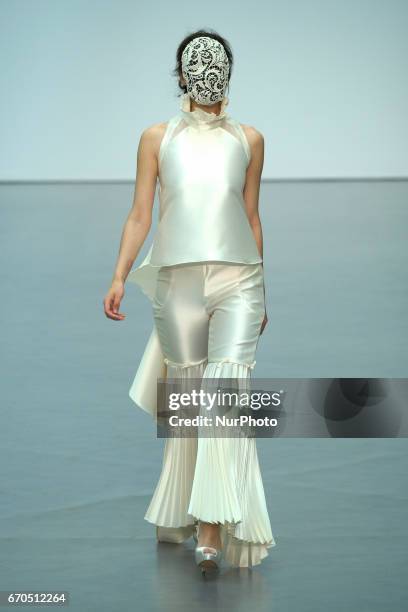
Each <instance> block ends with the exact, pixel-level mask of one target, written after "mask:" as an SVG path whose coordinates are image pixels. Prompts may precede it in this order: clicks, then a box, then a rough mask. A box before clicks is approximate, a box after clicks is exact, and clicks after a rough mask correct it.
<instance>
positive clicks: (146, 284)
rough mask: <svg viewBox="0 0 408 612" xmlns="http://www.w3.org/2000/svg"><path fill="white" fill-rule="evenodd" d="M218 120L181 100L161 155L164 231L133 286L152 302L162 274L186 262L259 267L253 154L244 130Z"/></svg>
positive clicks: (130, 278)
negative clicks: (250, 205) (250, 213)
mask: <svg viewBox="0 0 408 612" xmlns="http://www.w3.org/2000/svg"><path fill="white" fill-rule="evenodd" d="M227 104H228V98H227V97H225V98H224V99H223V100H222V102H221V112H220V114H219V115H216V114H215V113H208V112H206V111H204V110H202V109H195V110H194V111H191V110H190V97H189V95H188V94H184V95H183V96H182V97H181V102H180V112H179V113H178V114H177V115H175V116H174V117H172V118H171V119H170V120H169V121H168V123H167V127H166V130H165V133H164V136H163V139H162V142H161V145H160V151H159V158H158V164H159V172H158V181H159V202H160V211H159V224H158V228H157V232H156V235H155V237H154V240H153V243H152V245H151V247H150V249H149V252H148V254H147V256H146V257H145V259H144V261H143V262H142V264H141V265H140V266H139V267H138V268H136V269H134V270H132V271H131V272H130V273H129V275H128V281H129V282H134V283H137V284H138V285H139V286H140V287H141V288H142V290H143V291H144V292H145V293H146V294H147V295H148V297H149V298H150V299H152V297H153V296H154V290H155V283H156V276H157V272H158V270H159V268H160V267H161V266H166V265H174V264H181V263H189V262H198V261H202V262H208V261H212V262H216V261H217V262H222V261H225V262H237V263H250V264H252V263H259V262H262V258H261V256H260V254H259V251H258V248H257V244H256V241H255V237H254V234H253V232H252V229H251V226H250V224H249V221H248V217H247V214H246V210H245V203H244V198H243V189H244V186H245V178H246V169H247V167H248V164H249V162H250V155H251V153H250V147H249V144H248V141H247V138H246V136H245V133H244V131H243V129H242V127H241V126H240V124H239V123H238V122H237V121H236V120H235V119H232V118H231V117H230V116H229V115H228V114H227V113H226V111H225V107H226V106H227Z"/></svg>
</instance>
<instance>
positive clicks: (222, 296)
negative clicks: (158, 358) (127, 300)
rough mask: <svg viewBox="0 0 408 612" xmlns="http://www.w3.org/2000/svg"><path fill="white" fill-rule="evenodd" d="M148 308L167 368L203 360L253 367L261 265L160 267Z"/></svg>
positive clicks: (260, 314) (261, 311) (260, 315)
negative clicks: (151, 309) (150, 308)
mask: <svg viewBox="0 0 408 612" xmlns="http://www.w3.org/2000/svg"><path fill="white" fill-rule="evenodd" d="M152 307H153V315H154V320H155V325H156V329H157V332H158V336H159V339H160V344H161V348H162V351H163V354H164V356H165V362H166V363H167V366H168V367H169V366H170V367H171V366H173V367H174V368H176V369H177V368H179V367H188V366H193V365H197V364H200V363H203V362H205V361H208V362H209V363H211V362H216V363H225V362H230V363H235V364H242V365H243V366H246V367H248V368H253V367H254V365H255V353H256V348H257V343H258V340H259V335H260V329H261V325H262V322H263V319H264V316H265V297H264V276H263V266H262V264H261V263H256V264H236V263H229V262H221V263H220V262H217V263H202V262H198V263H191V264H190V263H189V264H178V265H174V266H163V267H162V268H160V270H159V272H158V277H157V284H156V291H155V295H154V298H153V300H152Z"/></svg>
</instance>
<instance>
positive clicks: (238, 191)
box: [104, 30, 275, 573]
mask: <svg viewBox="0 0 408 612" xmlns="http://www.w3.org/2000/svg"><path fill="white" fill-rule="evenodd" d="M176 57H177V66H176V70H175V73H176V75H177V76H178V79H179V80H178V82H179V86H180V87H181V89H182V90H183V93H182V95H181V100H180V110H179V112H178V113H177V114H176V115H175V116H173V117H172V118H171V119H170V120H169V121H168V122H166V123H164V124H156V125H153V126H151V127H149V128H147V129H146V130H144V132H143V133H142V136H141V139H140V143H139V148H138V156H137V176H136V185H135V195H134V202H133V207H132V210H131V211H130V214H129V216H128V219H127V221H126V223H125V227H124V230H123V234H122V239H121V244H120V252H119V256H118V261H117V264H116V268H115V273H114V277H113V281H112V286H111V288H110V290H109V292H108V294H107V296H106V298H105V300H104V308H105V313H106V316H107V317H109V318H110V319H113V320H117V321H121V320H123V319H124V318H125V315H124V314H123V313H121V312H119V308H120V303H121V300H122V298H123V296H124V284H125V281H126V279H128V280H129V281H131V282H135V283H137V284H138V285H139V286H140V287H141V289H142V290H143V291H144V292H145V294H146V295H147V296H148V297H149V298H150V300H151V303H152V309H153V317H154V326H153V330H152V333H151V335H150V338H149V342H148V344H147V346H146V349H145V352H144V354H143V358H142V360H141V362H140V365H139V367H138V370H137V372H136V376H135V379H134V381H133V384H132V386H131V389H130V391H129V394H130V397H131V398H132V399H133V400H134V401H135V402H136V404H138V406H140V407H141V408H142V409H144V410H146V411H147V412H149V413H150V414H151V415H152V417H153V418H156V417H157V401H158V400H157V385H156V383H157V379H158V378H172V379H181V380H186V379H191V378H193V379H199V380H201V381H202V382H203V384H205V382H207V383H210V382H211V381H214V380H217V381H218V380H219V379H221V380H222V379H226V378H227V379H239V380H244V381H245V380H246V381H247V380H249V379H250V377H251V372H252V370H253V368H254V366H255V353H256V348H257V343H258V340H259V337H260V334H261V333H262V332H263V330H264V327H265V325H266V324H267V315H266V311H265V288H264V276H263V242H262V228H261V221H260V217H259V211H258V199H259V188H260V180H261V174H262V168H263V155H264V142H263V136H262V134H261V133H260V132H259V131H258V130H256V129H255V128H253V127H248V126H243V125H241V124H240V123H238V121H236V120H235V119H233V118H232V117H231V116H230V115H229V114H227V112H226V106H227V104H228V102H229V98H228V97H227V95H226V92H227V89H228V92H229V83H230V79H231V70H232V64H233V56H232V52H231V47H230V45H229V43H228V42H227V41H226V40H225V39H224V38H223V37H221V36H220V35H219V34H217V33H216V32H214V31H211V32H208V31H206V30H198V31H197V32H194V33H193V34H190V35H189V36H187V37H186V38H185V39H184V40H183V41H182V42H181V44H180V45H179V47H178V50H177V55H176ZM157 179H158V180H159V201H160V211H159V224H158V229H157V232H156V235H155V238H154V241H153V243H152V245H151V247H150V250H149V252H148V254H147V256H146V257H145V259H144V261H143V262H142V264H141V265H140V266H139V267H138V268H136V269H134V270H132V271H131V268H132V266H133V263H134V261H135V259H136V257H137V255H138V253H139V251H140V249H141V247H142V245H143V243H144V241H145V239H146V237H147V235H148V232H149V229H150V227H151V220H152V208H153V202H154V195H155V189H156V181H157ZM145 519H146V520H147V521H149V522H151V523H153V524H154V525H156V534H157V539H158V540H159V541H167V542H183V541H185V540H186V539H188V538H190V537H191V536H193V537H194V538H195V540H196V543H197V546H196V549H195V560H196V563H197V565H198V566H199V567H200V568H201V570H202V572H203V573H204V572H205V571H208V570H209V569H215V570H216V569H218V568H219V566H220V560H221V557H222V558H223V559H224V560H225V562H226V563H227V564H229V565H232V566H235V567H250V566H254V565H258V564H259V563H260V562H261V561H262V559H264V558H265V557H266V556H267V555H268V548H270V547H272V546H274V545H275V541H274V538H273V535H272V531H271V525H270V521H269V516H268V511H267V506H266V500H265V494H264V488H263V483H262V477H261V473H260V468H259V463H258V455H257V448H256V439H255V438H254V437H244V438H242V437H217V436H200V435H198V436H197V437H185V438H183V437H168V438H166V443H165V447H164V457H163V466H162V472H161V475H160V478H159V481H158V483H157V486H156V489H155V492H154V494H153V497H152V499H151V502H150V505H149V507H148V508H147V512H146V515H145Z"/></svg>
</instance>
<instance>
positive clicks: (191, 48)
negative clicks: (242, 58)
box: [181, 36, 229, 105]
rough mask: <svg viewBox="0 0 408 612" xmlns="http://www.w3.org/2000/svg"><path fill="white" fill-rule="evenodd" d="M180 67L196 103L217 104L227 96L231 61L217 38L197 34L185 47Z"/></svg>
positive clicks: (189, 92)
mask: <svg viewBox="0 0 408 612" xmlns="http://www.w3.org/2000/svg"><path fill="white" fill-rule="evenodd" d="M181 67H182V73H183V77H184V79H185V81H186V86H187V93H188V94H189V95H190V96H191V97H192V98H193V100H195V101H196V102H197V104H204V105H209V104H215V103H216V102H219V101H220V100H222V99H223V98H224V96H225V92H226V89H227V86H228V78H229V61H228V56H227V54H226V52H225V49H224V47H223V45H222V44H221V43H220V42H218V40H215V39H214V38H210V37H209V36H198V37H196V38H194V39H193V40H192V41H190V42H189V43H188V45H187V46H186V47H185V49H184V51H183V54H182V58H181Z"/></svg>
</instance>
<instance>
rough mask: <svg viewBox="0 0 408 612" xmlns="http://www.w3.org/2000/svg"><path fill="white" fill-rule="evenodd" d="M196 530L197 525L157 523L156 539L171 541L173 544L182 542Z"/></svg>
mask: <svg viewBox="0 0 408 612" xmlns="http://www.w3.org/2000/svg"><path fill="white" fill-rule="evenodd" d="M195 532H196V526H195V525H187V526H186V527H181V528H174V527H159V526H158V525H156V540H157V541H158V542H170V543H171V544H181V543H182V542H185V541H186V540H188V539H189V538H191V536H192V535H194V534H195Z"/></svg>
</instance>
